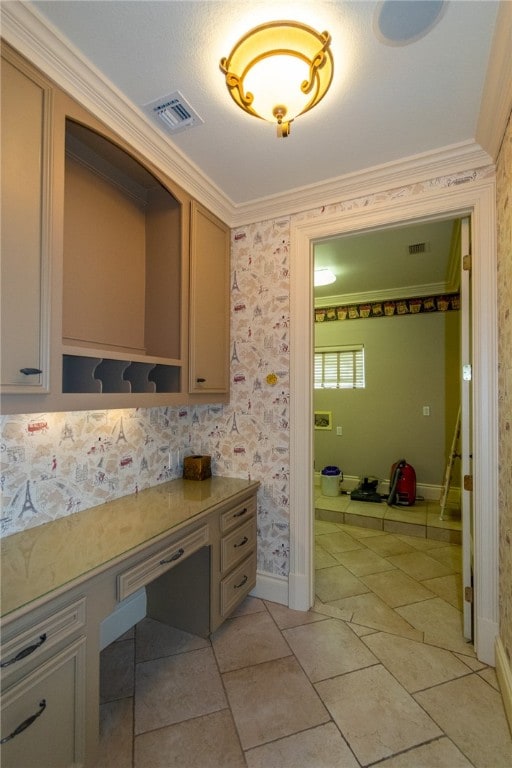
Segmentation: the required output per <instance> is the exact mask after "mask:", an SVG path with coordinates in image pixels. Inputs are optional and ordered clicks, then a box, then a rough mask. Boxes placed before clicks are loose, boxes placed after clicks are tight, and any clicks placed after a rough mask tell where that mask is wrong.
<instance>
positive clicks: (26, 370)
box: [20, 368, 42, 376]
mask: <svg viewBox="0 0 512 768" xmlns="http://www.w3.org/2000/svg"><path fill="white" fill-rule="evenodd" d="M20 373H24V374H25V376H37V374H39V373H42V370H41V369H40V368H20Z"/></svg>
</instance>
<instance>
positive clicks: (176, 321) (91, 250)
mask: <svg viewBox="0 0 512 768" xmlns="http://www.w3.org/2000/svg"><path fill="white" fill-rule="evenodd" d="M65 148H66V151H65V171H64V234H63V281H62V285H63V290H62V345H63V346H62V355H63V358H62V366H63V369H62V388H63V392H64V393H66V394H71V393H75V394H80V393H98V394H155V393H167V394H170V393H173V394H176V393H180V392H181V391H182V378H183V368H184V357H185V356H184V354H183V352H184V350H183V344H182V331H183V322H184V321H183V317H184V311H183V309H184V307H183V304H184V297H183V290H182V284H183V279H184V274H183V273H184V269H185V265H184V263H183V262H184V259H183V248H182V233H183V222H182V219H183V215H184V214H183V209H185V211H186V210H187V208H188V204H189V200H188V199H186V198H185V199H183V196H181V197H178V196H177V195H176V194H173V193H172V192H171V191H170V189H169V188H168V186H166V185H165V183H164V182H163V180H161V179H159V178H158V177H157V176H156V175H154V174H153V173H150V172H149V171H148V169H147V168H146V167H145V166H144V165H142V164H141V163H140V162H139V161H138V160H136V159H135V158H134V157H132V156H131V155H130V154H128V153H127V152H126V151H125V150H124V149H122V148H121V147H120V146H118V145H116V144H115V143H113V141H111V140H110V139H109V138H107V137H105V136H104V135H102V134H101V133H99V132H97V131H96V130H92V129H91V128H90V127H87V126H85V125H84V124H82V123H79V122H76V121H74V120H72V119H70V118H69V117H67V118H66V122H65Z"/></svg>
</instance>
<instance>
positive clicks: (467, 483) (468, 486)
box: [464, 475, 473, 491]
mask: <svg viewBox="0 0 512 768" xmlns="http://www.w3.org/2000/svg"><path fill="white" fill-rule="evenodd" d="M464 490H465V491H472V490H473V475H464Z"/></svg>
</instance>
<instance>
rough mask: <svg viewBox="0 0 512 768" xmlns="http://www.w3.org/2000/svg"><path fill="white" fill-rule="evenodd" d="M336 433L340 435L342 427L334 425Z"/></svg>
mask: <svg viewBox="0 0 512 768" xmlns="http://www.w3.org/2000/svg"><path fill="white" fill-rule="evenodd" d="M336 434H337V435H342V434H343V427H336Z"/></svg>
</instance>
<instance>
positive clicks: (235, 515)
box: [233, 507, 247, 517]
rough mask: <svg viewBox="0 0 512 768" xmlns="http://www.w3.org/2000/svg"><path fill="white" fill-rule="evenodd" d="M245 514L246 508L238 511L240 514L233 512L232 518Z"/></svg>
mask: <svg viewBox="0 0 512 768" xmlns="http://www.w3.org/2000/svg"><path fill="white" fill-rule="evenodd" d="M246 514H247V507H244V508H243V509H241V510H240V512H235V514H234V515H233V517H242V515H246Z"/></svg>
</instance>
